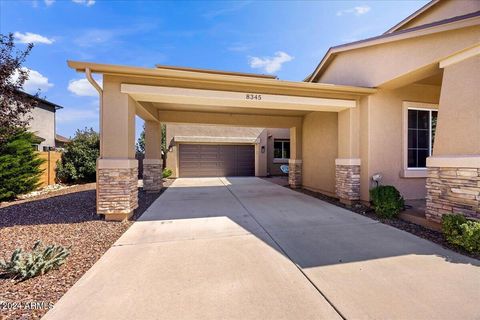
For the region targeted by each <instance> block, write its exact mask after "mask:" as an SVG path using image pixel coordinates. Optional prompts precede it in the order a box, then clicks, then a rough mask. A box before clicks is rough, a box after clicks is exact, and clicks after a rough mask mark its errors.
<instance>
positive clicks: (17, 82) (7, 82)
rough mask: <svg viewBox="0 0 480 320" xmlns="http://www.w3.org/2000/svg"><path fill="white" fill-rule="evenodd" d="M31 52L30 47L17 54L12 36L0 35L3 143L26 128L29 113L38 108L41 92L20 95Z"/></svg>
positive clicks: (1, 127) (0, 111) (26, 76)
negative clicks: (38, 98) (26, 61)
mask: <svg viewBox="0 0 480 320" xmlns="http://www.w3.org/2000/svg"><path fill="white" fill-rule="evenodd" d="M32 48H33V44H28V45H27V47H26V48H25V50H23V51H22V50H17V49H15V42H14V37H13V34H12V33H10V34H9V35H8V36H5V35H2V34H0V143H2V142H5V141H6V140H7V139H8V138H9V136H11V135H15V134H16V133H17V132H19V131H21V129H24V128H26V126H27V125H28V122H29V120H30V117H29V116H28V115H29V112H30V111H31V110H32V109H33V108H34V107H35V106H36V105H37V101H36V100H35V97H38V95H39V92H37V94H36V95H34V96H33V97H32V96H30V95H26V94H24V93H23V92H21V91H20V90H21V89H22V87H23V84H24V83H25V81H26V80H28V76H29V75H28V74H29V72H28V69H26V68H23V67H22V64H23V63H24V62H25V59H26V58H27V56H28V55H29V53H30V51H31V50H32Z"/></svg>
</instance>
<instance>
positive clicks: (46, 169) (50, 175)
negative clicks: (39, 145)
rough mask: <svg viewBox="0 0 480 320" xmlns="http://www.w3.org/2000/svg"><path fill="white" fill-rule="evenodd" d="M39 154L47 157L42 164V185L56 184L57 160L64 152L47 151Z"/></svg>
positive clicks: (41, 156) (44, 157) (43, 157)
mask: <svg viewBox="0 0 480 320" xmlns="http://www.w3.org/2000/svg"><path fill="white" fill-rule="evenodd" d="M39 156H40V158H42V159H45V162H44V163H43V164H42V166H41V168H42V170H43V173H42V175H41V177H40V183H41V185H40V187H46V186H48V185H50V184H55V181H56V178H57V173H56V171H55V169H56V168H57V161H58V160H60V158H61V157H62V153H61V152H57V151H45V152H39Z"/></svg>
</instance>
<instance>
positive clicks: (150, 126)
mask: <svg viewBox="0 0 480 320" xmlns="http://www.w3.org/2000/svg"><path fill="white" fill-rule="evenodd" d="M161 144H162V126H161V124H160V123H159V122H157V121H145V159H144V160H143V190H145V191H151V192H158V191H160V190H161V189H162V186H163V181H162V178H163V176H162V172H163V168H162V148H161Z"/></svg>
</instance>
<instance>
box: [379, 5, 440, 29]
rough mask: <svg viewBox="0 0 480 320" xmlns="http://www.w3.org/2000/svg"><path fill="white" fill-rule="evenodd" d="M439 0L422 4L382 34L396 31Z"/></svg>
mask: <svg viewBox="0 0 480 320" xmlns="http://www.w3.org/2000/svg"><path fill="white" fill-rule="evenodd" d="M439 2H440V0H432V1H430V2H428V3H427V4H426V5H424V6H423V7H421V8H420V9H418V10H417V11H415V12H414V13H412V14H411V15H409V16H408V17H406V18H405V19H403V20H402V21H400V22H399V23H397V24H396V25H394V26H393V27H391V28H390V29H388V30H387V31H385V32H384V33H383V34H388V33H392V32H395V31H397V30H398V29H400V28H401V27H403V26H404V25H406V24H407V23H409V22H410V21H412V20H413V19H415V18H416V17H418V16H420V15H421V14H422V13H424V12H425V11H427V10H429V9H430V8H431V7H433V6H434V5H436V4H438V3H439Z"/></svg>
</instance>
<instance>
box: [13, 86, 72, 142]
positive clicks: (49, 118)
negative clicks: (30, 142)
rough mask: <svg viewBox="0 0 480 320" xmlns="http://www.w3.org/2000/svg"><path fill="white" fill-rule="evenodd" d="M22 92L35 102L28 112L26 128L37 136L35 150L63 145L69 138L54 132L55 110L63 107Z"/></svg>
mask: <svg viewBox="0 0 480 320" xmlns="http://www.w3.org/2000/svg"><path fill="white" fill-rule="evenodd" d="M22 94H24V95H28V96H30V97H31V98H32V99H35V101H36V102H37V105H36V106H35V108H33V109H32V110H31V112H30V113H29V114H28V117H29V118H30V121H29V124H28V130H29V131H30V132H32V133H33V134H35V136H36V138H37V142H38V143H37V144H36V145H35V148H36V149H37V151H49V150H54V149H55V148H61V147H63V145H64V144H65V143H67V142H68V141H69V140H68V138H65V137H63V136H61V135H58V134H57V132H56V112H57V110H59V109H62V108H63V107H62V106H59V105H57V104H55V103H53V102H50V101H47V100H45V99H42V98H39V97H35V96H32V95H30V94H28V93H25V92H22Z"/></svg>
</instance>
